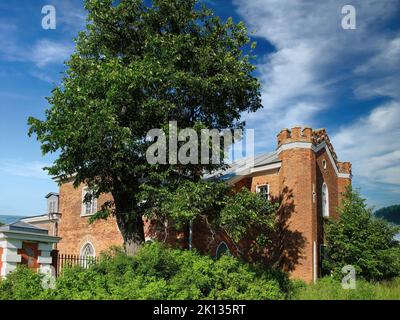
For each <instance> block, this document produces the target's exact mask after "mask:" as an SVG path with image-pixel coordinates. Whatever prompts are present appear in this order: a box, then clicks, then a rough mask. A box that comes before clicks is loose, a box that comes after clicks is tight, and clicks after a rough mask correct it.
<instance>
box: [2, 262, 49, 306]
mask: <svg viewBox="0 0 400 320" xmlns="http://www.w3.org/2000/svg"><path fill="white" fill-rule="evenodd" d="M43 291H44V290H43V288H42V276H40V275H38V274H36V273H33V272H32V271H30V270H29V269H28V268H26V267H25V266H20V267H18V268H17V269H16V270H15V271H14V272H12V273H11V274H10V275H9V276H8V277H7V278H6V279H5V280H0V300H28V299H40V297H41V296H42V294H43Z"/></svg>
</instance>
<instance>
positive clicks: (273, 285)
mask: <svg viewBox="0 0 400 320" xmlns="http://www.w3.org/2000/svg"><path fill="white" fill-rule="evenodd" d="M40 278H41V277H40V276H39V275H37V274H33V273H32V272H31V271H29V270H27V269H22V271H17V272H15V273H12V274H10V275H9V276H8V278H7V279H6V280H4V281H2V282H0V289H2V290H0V297H1V299H15V298H21V299H63V300H69V299H74V300H83V299H219V300H221V299H284V298H285V297H286V296H287V295H288V290H289V288H290V282H289V280H288V277H287V276H286V274H284V273H282V272H280V271H276V270H268V269H265V268H262V267H260V266H251V265H249V264H245V263H243V262H241V261H239V260H238V259H235V258H233V257H231V256H223V257H221V258H220V259H218V260H213V259H211V258H210V257H207V256H201V255H199V254H197V253H196V252H194V251H182V250H176V249H168V248H166V247H164V246H163V245H161V244H158V243H152V244H146V245H144V246H143V247H142V248H141V249H140V250H139V252H138V254H137V255H136V256H134V257H129V256H126V255H125V253H123V251H122V250H118V249H115V248H114V249H112V250H110V251H108V252H106V253H105V254H103V255H102V257H101V259H100V262H99V263H97V264H96V265H95V266H93V267H91V268H89V269H82V268H69V269H66V270H65V271H64V272H63V274H62V275H61V276H60V277H59V278H58V279H57V282H56V289H55V290H43V289H41V287H40Z"/></svg>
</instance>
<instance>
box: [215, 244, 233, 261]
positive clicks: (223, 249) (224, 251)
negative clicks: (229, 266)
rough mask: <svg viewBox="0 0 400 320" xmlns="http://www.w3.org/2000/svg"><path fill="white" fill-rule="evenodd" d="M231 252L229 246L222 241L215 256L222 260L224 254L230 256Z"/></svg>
mask: <svg viewBox="0 0 400 320" xmlns="http://www.w3.org/2000/svg"><path fill="white" fill-rule="evenodd" d="M230 253H231V252H230V251H229V248H228V246H227V244H226V243H225V242H224V241H222V242H220V244H219V245H218V247H217V251H216V253H215V256H216V258H217V259H219V258H221V256H222V255H224V254H230Z"/></svg>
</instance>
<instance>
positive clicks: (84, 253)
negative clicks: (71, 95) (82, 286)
mask: <svg viewBox="0 0 400 320" xmlns="http://www.w3.org/2000/svg"><path fill="white" fill-rule="evenodd" d="M95 260H96V252H95V251H94V247H93V245H92V244H91V243H90V242H86V243H85V244H84V245H83V247H82V249H81V256H80V261H81V267H83V268H88V267H89V266H91V265H92V264H93V263H94V262H95Z"/></svg>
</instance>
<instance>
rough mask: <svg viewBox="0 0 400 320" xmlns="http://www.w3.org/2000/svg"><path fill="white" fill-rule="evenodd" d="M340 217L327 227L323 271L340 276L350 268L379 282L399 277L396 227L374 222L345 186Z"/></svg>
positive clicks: (370, 212)
mask: <svg viewBox="0 0 400 320" xmlns="http://www.w3.org/2000/svg"><path fill="white" fill-rule="evenodd" d="M339 213H340V217H339V219H337V220H329V221H327V225H326V240H327V243H328V253H327V255H328V257H327V259H325V260H324V268H326V269H328V270H331V271H333V273H334V274H335V275H340V274H341V269H342V268H343V267H344V266H345V265H352V266H353V267H354V268H355V269H356V274H357V275H358V276H361V277H363V278H365V279H367V280H381V279H387V278H391V277H393V276H396V275H398V274H399V270H400V265H399V263H400V248H399V245H398V243H397V242H396V241H395V240H394V235H395V234H396V233H397V232H398V228H397V227H395V226H393V225H391V224H389V223H387V222H386V221H385V220H382V219H376V218H375V217H374V216H373V213H372V209H370V208H368V207H367V205H366V202H365V199H363V198H362V197H361V196H360V194H359V193H358V192H357V191H354V190H353V189H352V188H351V187H348V188H347V190H346V191H345V193H344V200H343V203H342V206H341V207H340V208H339Z"/></svg>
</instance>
